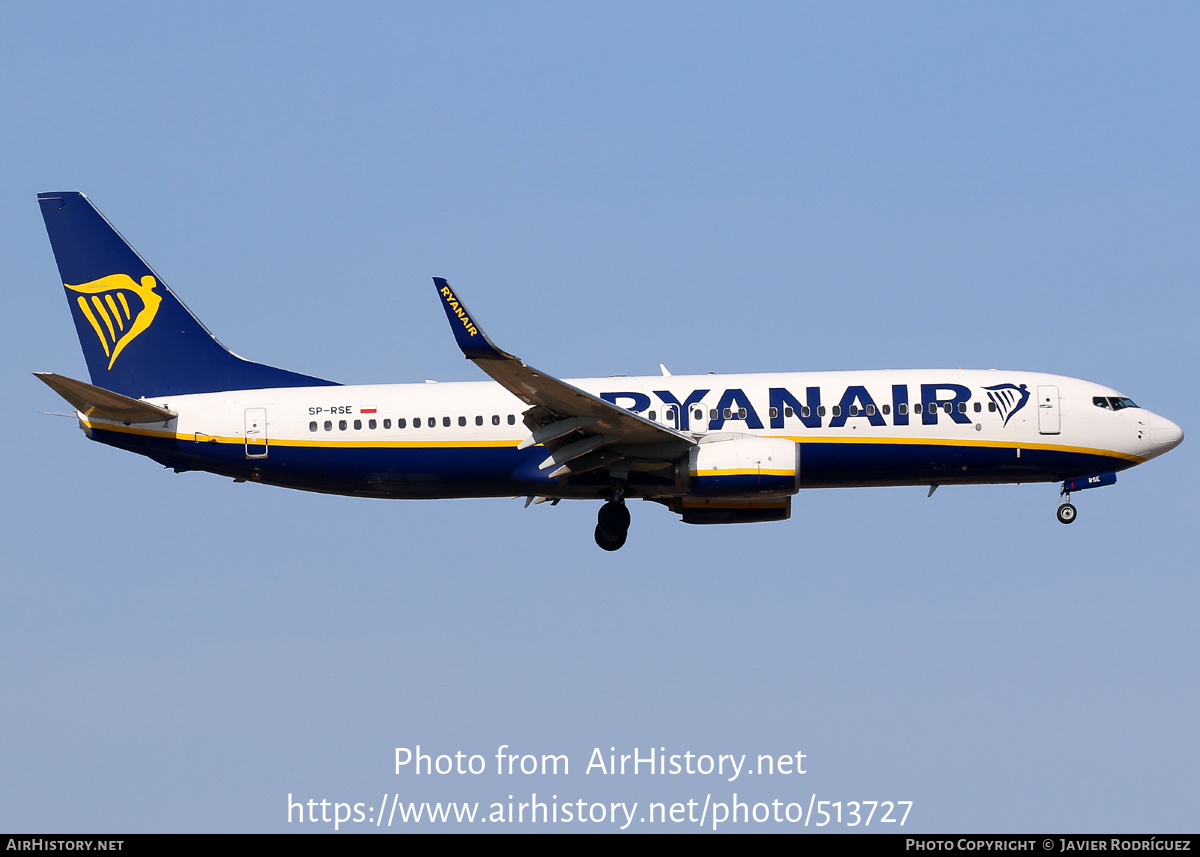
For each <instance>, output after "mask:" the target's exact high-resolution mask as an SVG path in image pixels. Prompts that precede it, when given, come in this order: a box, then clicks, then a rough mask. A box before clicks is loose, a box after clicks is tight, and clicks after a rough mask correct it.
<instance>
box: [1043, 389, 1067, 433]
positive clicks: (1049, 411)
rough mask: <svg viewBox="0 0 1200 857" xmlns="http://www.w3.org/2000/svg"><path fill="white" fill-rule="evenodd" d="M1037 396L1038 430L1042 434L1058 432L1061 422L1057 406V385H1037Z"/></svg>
mask: <svg viewBox="0 0 1200 857" xmlns="http://www.w3.org/2000/svg"><path fill="white" fill-rule="evenodd" d="M1037 397H1038V431H1039V432H1041V433H1042V434H1058V433H1059V432H1060V431H1061V423H1062V417H1061V414H1060V411H1059V406H1058V387H1054V386H1039V387H1038V388H1037Z"/></svg>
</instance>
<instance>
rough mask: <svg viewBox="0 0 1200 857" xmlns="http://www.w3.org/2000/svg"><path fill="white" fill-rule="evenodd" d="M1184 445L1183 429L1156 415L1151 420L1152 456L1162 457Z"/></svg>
mask: <svg viewBox="0 0 1200 857" xmlns="http://www.w3.org/2000/svg"><path fill="white" fill-rule="evenodd" d="M1181 443H1183V429H1181V428H1180V427H1179V426H1177V425H1175V423H1173V422H1171V421H1170V420H1168V419H1166V418H1164V417H1160V416H1159V415H1158V414H1155V415H1154V416H1152V417H1151V418H1150V454H1151V455H1162V454H1163V453H1164V452H1170V451H1171V450H1172V449H1174V448H1175V447H1177V446H1179V444H1181Z"/></svg>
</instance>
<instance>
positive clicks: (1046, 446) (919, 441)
mask: <svg viewBox="0 0 1200 857" xmlns="http://www.w3.org/2000/svg"><path fill="white" fill-rule="evenodd" d="M781 440H792V441H795V442H796V443H873V444H884V445H887V444H911V445H916V446H974V447H983V448H986V449H1036V450H1046V451H1049V452H1078V453H1085V454H1087V455H1105V456H1108V457H1109V458H1123V459H1125V460H1126V461H1132V462H1134V463H1135V464H1144V463H1145V462H1147V461H1149V460H1150V459H1148V458H1146V457H1145V456H1142V455H1133V454H1132V453H1128V452H1118V451H1117V450H1115V449H1095V448H1093V447H1088V446H1064V445H1063V444H1057V443H1023V442H1022V441H1019V440H958V439H955V438H946V439H944V440H941V439H934V438H920V437H889V438H870V437H783V438H781Z"/></svg>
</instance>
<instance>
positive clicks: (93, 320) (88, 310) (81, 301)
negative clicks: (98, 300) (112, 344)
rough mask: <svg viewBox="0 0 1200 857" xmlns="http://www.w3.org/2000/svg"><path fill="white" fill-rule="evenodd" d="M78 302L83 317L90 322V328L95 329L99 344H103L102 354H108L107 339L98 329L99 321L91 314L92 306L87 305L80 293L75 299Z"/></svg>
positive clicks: (85, 299)
mask: <svg viewBox="0 0 1200 857" xmlns="http://www.w3.org/2000/svg"><path fill="white" fill-rule="evenodd" d="M75 302H76V303H77V304H79V309H80V310H82V311H83V315H84V317H85V318H86V319H87V320H88V321H89V322H90V323H91V325H92V329H93V330H94V331H96V336H97V337H98V338H99V339H100V344H101V345H103V346H104V356H105V357H107V356H108V340H107V339H105V338H104V331H103V330H101V329H100V322H98V321H96V316H95V315H93V314H92V308H91V307H90V306H88V302H87V298H85V297H84V296H83V295H80V296H79V297H77V298H76V299H75Z"/></svg>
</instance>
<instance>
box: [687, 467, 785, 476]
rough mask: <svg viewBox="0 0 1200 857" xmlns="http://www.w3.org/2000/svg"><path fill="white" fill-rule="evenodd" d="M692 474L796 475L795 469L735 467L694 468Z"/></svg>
mask: <svg viewBox="0 0 1200 857" xmlns="http://www.w3.org/2000/svg"><path fill="white" fill-rule="evenodd" d="M691 473H692V476H699V477H701V478H703V477H705V476H795V475H796V471H795V470H759V469H758V468H754V467H748V468H735V469H733V470H693V471H692V472H691Z"/></svg>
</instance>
